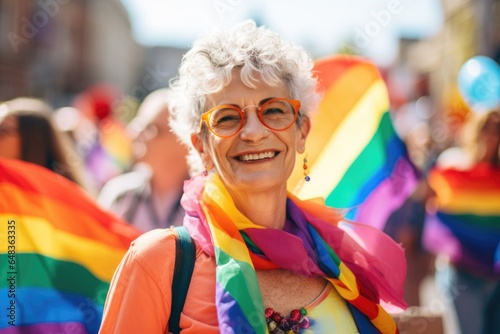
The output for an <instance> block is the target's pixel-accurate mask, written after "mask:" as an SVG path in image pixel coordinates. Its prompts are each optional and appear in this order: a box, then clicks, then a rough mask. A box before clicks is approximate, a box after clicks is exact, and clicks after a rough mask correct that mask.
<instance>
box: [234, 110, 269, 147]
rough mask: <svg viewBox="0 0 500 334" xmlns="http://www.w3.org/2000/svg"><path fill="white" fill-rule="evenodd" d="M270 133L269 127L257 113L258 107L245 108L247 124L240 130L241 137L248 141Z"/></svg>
mask: <svg viewBox="0 0 500 334" xmlns="http://www.w3.org/2000/svg"><path fill="white" fill-rule="evenodd" d="M268 135H269V129H268V128H267V127H266V126H265V125H264V124H262V122H261V121H260V119H259V116H258V115H257V109H256V108H255V109H254V108H252V110H251V111H250V110H248V109H247V110H245V124H243V128H242V129H241V131H240V138H241V139H243V140H248V141H257V140H259V139H262V138H265V137H267V136H268Z"/></svg>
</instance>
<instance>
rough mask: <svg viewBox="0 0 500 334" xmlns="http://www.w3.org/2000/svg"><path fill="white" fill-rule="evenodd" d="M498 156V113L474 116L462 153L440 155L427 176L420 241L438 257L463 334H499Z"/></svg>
mask: <svg viewBox="0 0 500 334" xmlns="http://www.w3.org/2000/svg"><path fill="white" fill-rule="evenodd" d="M499 150H500V112H499V111H496V110H495V111H490V112H484V113H472V114H471V115H470V117H469V119H468V120H467V123H466V124H465V127H464V131H463V133H462V135H461V147H460V148H453V149H452V150H448V151H445V152H443V154H442V155H441V156H439V157H438V160H437V164H436V167H435V168H433V169H432V170H431V172H430V173H429V183H430V185H431V187H432V188H433V190H434V191H435V193H436V197H435V199H433V200H432V201H431V202H430V204H429V207H430V208H431V209H432V212H431V213H432V214H431V215H430V217H429V220H428V221H427V222H426V227H425V229H426V230H425V232H424V233H425V236H424V240H425V244H426V247H427V248H428V249H429V250H431V251H432V252H434V253H436V254H437V255H438V260H439V261H438V262H437V264H438V266H436V282H437V283H438V287H439V288H440V289H442V291H443V292H444V293H445V296H447V297H448V298H450V299H449V300H450V301H451V300H453V305H454V311H455V312H456V315H457V319H458V322H459V326H460V329H461V332H462V333H463V334H469V333H500V272H499V271H498V270H497V269H496V268H495V252H496V250H497V247H498V245H499V243H500V205H499V203H500V151H499ZM449 306H451V303H450V304H449Z"/></svg>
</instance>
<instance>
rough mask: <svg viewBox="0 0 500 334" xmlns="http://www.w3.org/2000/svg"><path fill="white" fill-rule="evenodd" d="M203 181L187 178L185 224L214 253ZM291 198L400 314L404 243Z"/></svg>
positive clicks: (387, 306)
mask: <svg viewBox="0 0 500 334" xmlns="http://www.w3.org/2000/svg"><path fill="white" fill-rule="evenodd" d="M204 181H205V178H204V177H201V176H198V177H194V178H193V179H191V180H189V181H186V182H185V184H184V196H183V197H182V200H181V204H182V206H183V208H184V210H185V211H186V216H185V217H184V226H185V227H186V228H187V229H188V231H189V233H190V234H191V236H192V238H193V239H194V240H196V242H197V243H198V244H199V245H200V247H201V248H202V250H203V251H204V252H205V253H206V254H208V255H210V256H214V248H213V243H212V237H211V234H210V229H209V227H208V224H207V222H206V219H205V215H204V213H203V209H202V208H201V206H200V199H201V194H202V192H203V188H204ZM289 197H290V199H291V200H292V201H293V202H294V203H295V204H296V205H297V206H298V207H299V208H300V209H301V210H302V211H303V212H304V215H305V217H306V218H307V220H308V221H309V222H310V223H312V224H313V225H314V226H315V227H316V228H317V229H319V232H320V234H321V235H322V236H323V238H324V239H325V241H326V242H327V243H328V244H329V245H330V246H331V247H332V248H333V249H334V250H335V252H336V253H337V255H338V256H339V258H340V259H341V260H342V261H343V262H344V263H345V264H346V265H347V266H348V267H349V268H350V269H351V271H352V272H353V273H354V274H355V275H356V277H357V279H358V280H360V281H362V282H365V284H366V286H367V287H370V290H373V291H376V292H377V293H378V295H379V298H380V304H381V306H382V307H384V309H385V310H386V311H387V312H389V313H397V312H401V311H402V310H404V309H405V308H406V303H405V301H404V298H403V294H404V291H403V288H404V280H405V277H406V260H405V256H404V250H403V249H402V248H401V246H399V245H398V244H396V243H395V242H394V241H393V240H392V239H391V238H390V237H389V236H387V235H386V234H384V233H383V232H381V231H380V230H377V229H375V228H373V227H371V226H368V225H364V224H359V223H353V222H346V221H340V222H338V219H337V218H338V217H339V215H338V213H337V211H335V210H334V209H332V208H329V207H326V206H325V205H319V204H317V203H315V202H312V201H301V200H299V199H297V198H295V197H293V196H292V195H290V194H289ZM325 232H327V233H325ZM256 269H258V268H256Z"/></svg>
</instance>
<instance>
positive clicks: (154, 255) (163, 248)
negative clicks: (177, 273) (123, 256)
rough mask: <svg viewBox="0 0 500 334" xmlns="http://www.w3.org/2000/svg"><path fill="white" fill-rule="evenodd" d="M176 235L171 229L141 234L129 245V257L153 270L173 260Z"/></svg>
mask: <svg viewBox="0 0 500 334" xmlns="http://www.w3.org/2000/svg"><path fill="white" fill-rule="evenodd" d="M175 240H176V234H175V231H174V230H173V229H155V230H151V231H148V232H146V233H144V234H142V235H141V236H140V237H139V238H137V239H136V240H134V241H133V242H132V243H131V244H130V249H129V253H130V255H131V256H132V257H133V258H134V259H135V260H136V261H138V262H139V263H141V265H143V266H148V267H152V268H154V267H155V266H156V264H158V263H159V262H161V263H163V264H165V262H167V261H168V260H169V259H172V258H175Z"/></svg>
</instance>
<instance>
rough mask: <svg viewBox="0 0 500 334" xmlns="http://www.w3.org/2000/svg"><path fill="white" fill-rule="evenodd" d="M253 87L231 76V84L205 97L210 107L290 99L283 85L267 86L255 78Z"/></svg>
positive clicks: (237, 76)
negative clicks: (274, 98) (275, 98)
mask: <svg viewBox="0 0 500 334" xmlns="http://www.w3.org/2000/svg"><path fill="white" fill-rule="evenodd" d="M256 79H257V80H258V81H257V80H256V81H253V82H252V83H253V85H254V87H249V86H248V85H246V84H245V83H244V82H243V81H242V80H241V77H240V75H239V73H235V74H233V77H232V80H231V82H230V83H229V84H228V85H227V86H226V87H224V88H223V89H222V90H220V91H219V92H217V93H214V94H211V95H208V96H207V102H208V104H209V105H210V106H216V105H219V104H236V105H239V106H245V105H257V104H258V103H259V102H260V101H262V100H264V99H267V98H270V97H290V96H289V93H288V90H287V89H286V87H285V84H284V83H278V84H275V85H269V84H267V83H265V82H263V81H262V80H260V78H259V76H256Z"/></svg>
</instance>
